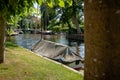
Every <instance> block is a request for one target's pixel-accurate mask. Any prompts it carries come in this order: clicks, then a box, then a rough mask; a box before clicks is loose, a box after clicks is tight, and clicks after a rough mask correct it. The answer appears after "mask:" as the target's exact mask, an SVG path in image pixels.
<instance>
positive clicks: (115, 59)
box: [84, 0, 120, 80]
mask: <svg viewBox="0 0 120 80" xmlns="http://www.w3.org/2000/svg"><path fill="white" fill-rule="evenodd" d="M84 3H85V80H119V79H120V50H119V49H120V37H119V36H120V1H119V0H84Z"/></svg>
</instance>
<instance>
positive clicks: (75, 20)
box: [72, 0, 82, 34]
mask: <svg viewBox="0 0 120 80" xmlns="http://www.w3.org/2000/svg"><path fill="white" fill-rule="evenodd" d="M75 5H76V2H75V1H74V0H72V7H73V17H72V20H73V23H74V25H75V26H76V28H77V33H78V34H80V33H82V31H81V29H80V26H79V23H78V18H77V16H76V12H77V10H76V7H75Z"/></svg>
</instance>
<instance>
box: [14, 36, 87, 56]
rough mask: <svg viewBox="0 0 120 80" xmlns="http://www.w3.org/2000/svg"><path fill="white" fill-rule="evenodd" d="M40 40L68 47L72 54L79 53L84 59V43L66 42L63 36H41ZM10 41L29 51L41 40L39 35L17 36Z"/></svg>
mask: <svg viewBox="0 0 120 80" xmlns="http://www.w3.org/2000/svg"><path fill="white" fill-rule="evenodd" d="M42 39H44V40H49V41H53V42H56V43H60V44H64V45H68V46H69V47H70V48H71V49H72V50H73V51H74V52H76V53H79V54H80V56H81V57H82V58H84V49H85V48H84V42H80V41H73V40H68V39H66V36H65V34H57V35H43V36H42ZM12 40H13V41H14V42H15V43H17V44H18V45H20V46H22V47H24V48H27V49H30V50H31V48H32V46H33V45H35V44H36V43H37V42H38V41H39V40H41V34H19V35H17V36H13V37H12Z"/></svg>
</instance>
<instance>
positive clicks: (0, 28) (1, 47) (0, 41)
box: [0, 16, 5, 63]
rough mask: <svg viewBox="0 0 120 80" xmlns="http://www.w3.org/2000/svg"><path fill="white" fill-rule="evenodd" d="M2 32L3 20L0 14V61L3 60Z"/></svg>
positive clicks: (3, 29) (3, 32) (3, 31)
mask: <svg viewBox="0 0 120 80" xmlns="http://www.w3.org/2000/svg"><path fill="white" fill-rule="evenodd" d="M4 34H5V20H4V17H3V16H0V63H3V62H4V42H5V40H4Z"/></svg>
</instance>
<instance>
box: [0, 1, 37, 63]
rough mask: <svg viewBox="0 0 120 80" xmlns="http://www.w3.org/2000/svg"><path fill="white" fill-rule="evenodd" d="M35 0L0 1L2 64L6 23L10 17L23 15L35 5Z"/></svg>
mask: <svg viewBox="0 0 120 80" xmlns="http://www.w3.org/2000/svg"><path fill="white" fill-rule="evenodd" d="M34 2H35V0H0V63H3V62H4V55H5V54H4V42H5V27H6V25H5V24H6V21H7V20H8V19H10V16H12V15H13V16H15V15H16V14H21V13H22V12H23V11H24V10H25V9H26V8H29V7H30V6H32V5H33V4H34Z"/></svg>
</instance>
